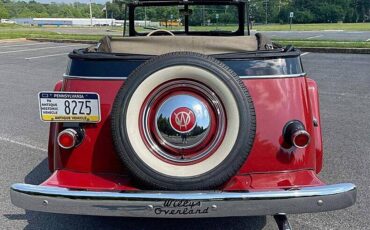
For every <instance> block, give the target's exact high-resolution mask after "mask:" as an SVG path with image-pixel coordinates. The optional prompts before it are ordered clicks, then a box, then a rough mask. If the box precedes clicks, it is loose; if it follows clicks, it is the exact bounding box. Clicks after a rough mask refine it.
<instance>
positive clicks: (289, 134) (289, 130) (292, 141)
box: [283, 120, 311, 148]
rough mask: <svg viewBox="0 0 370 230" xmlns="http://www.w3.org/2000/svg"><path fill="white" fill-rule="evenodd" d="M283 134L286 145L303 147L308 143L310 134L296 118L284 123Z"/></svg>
mask: <svg viewBox="0 0 370 230" xmlns="http://www.w3.org/2000/svg"><path fill="white" fill-rule="evenodd" d="M283 135H284V139H285V143H286V144H288V146H295V147H297V148H305V147H307V145H308V144H309V143H310V138H311V137H310V134H309V133H308V132H307V131H306V130H305V127H304V125H303V124H302V122H300V121H297V120H295V121H290V122H288V123H287V124H286V125H285V127H284V129H283Z"/></svg>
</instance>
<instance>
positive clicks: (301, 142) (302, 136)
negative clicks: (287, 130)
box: [292, 130, 310, 148]
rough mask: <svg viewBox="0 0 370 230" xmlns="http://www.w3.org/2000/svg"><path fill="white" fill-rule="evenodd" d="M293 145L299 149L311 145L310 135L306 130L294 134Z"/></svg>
mask: <svg viewBox="0 0 370 230" xmlns="http://www.w3.org/2000/svg"><path fill="white" fill-rule="evenodd" d="M292 143H293V145H294V146H295V147H297V148H304V147H306V146H307V145H308V144H309V143H310V134H309V133H308V132H306V131H305V130H299V131H296V132H295V133H293V135H292Z"/></svg>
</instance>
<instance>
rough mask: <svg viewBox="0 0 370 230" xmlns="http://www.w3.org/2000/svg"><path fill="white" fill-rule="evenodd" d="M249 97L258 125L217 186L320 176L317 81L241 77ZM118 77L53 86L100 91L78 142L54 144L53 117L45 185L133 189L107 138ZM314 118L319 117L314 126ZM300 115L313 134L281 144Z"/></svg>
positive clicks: (299, 181)
mask: <svg viewBox="0 0 370 230" xmlns="http://www.w3.org/2000/svg"><path fill="white" fill-rule="evenodd" d="M243 82H244V84H245V86H246V87H247V89H248V91H249V93H250V94H251V96H252V98H253V103H254V106H255V110H256V117H257V128H256V138H255V141H254V144H253V148H252V150H251V152H250V153H249V156H248V158H247V161H246V162H245V163H244V165H243V166H242V167H241V169H240V171H239V172H238V173H237V174H236V175H235V176H234V177H233V178H231V179H230V180H229V182H228V183H226V184H225V185H224V186H222V187H221V188H220V189H221V190H250V189H271V188H291V187H295V186H300V187H302V186H315V185H321V184H322V182H321V181H320V180H319V179H318V178H317V176H316V172H319V171H320V170H321V167H322V142H321V129H320V117H319V108H318V106H319V104H318V93H317V86H316V83H315V82H314V81H313V80H311V79H308V78H306V77H298V78H275V79H248V80H243ZM122 84H124V81H123V80H91V79H89V80H83V79H65V80H64V82H63V83H61V82H58V83H57V85H56V87H55V90H62V91H70V92H96V93H98V94H99V95H100V102H101V122H99V123H97V124H85V126H84V130H85V136H84V139H83V141H82V142H81V144H80V145H79V146H77V147H75V148H73V149H71V150H65V149H61V148H59V147H58V146H57V145H54V143H55V139H56V136H57V133H58V132H59V130H60V124H56V123H52V124H51V127H50V139H49V163H50V164H49V166H50V170H51V171H55V172H54V174H53V175H52V177H51V178H50V179H48V180H47V181H45V182H44V184H45V185H53V186H61V187H67V188H79V189H93V190H133V189H140V188H136V187H134V186H133V185H131V183H130V179H129V175H128V172H127V170H126V169H125V167H124V166H123V164H122V163H121V161H120V159H119V158H118V156H117V154H116V152H115V149H114V146H113V142H112V138H111V123H110V113H111V110H112V102H113V101H114V99H115V97H116V94H117V92H118V90H119V89H120V88H121V86H122ZM313 118H315V119H317V120H318V124H319V126H318V127H314V123H313ZM291 120H300V121H301V122H302V123H303V124H304V126H305V128H306V130H307V131H308V132H309V133H310V134H311V136H313V137H314V138H312V139H311V141H310V144H309V145H308V146H307V147H306V148H302V149H300V148H287V147H285V146H284V140H283V128H284V126H285V124H286V123H287V122H288V121H291Z"/></svg>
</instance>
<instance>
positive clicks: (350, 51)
mask: <svg viewBox="0 0 370 230" xmlns="http://www.w3.org/2000/svg"><path fill="white" fill-rule="evenodd" d="M27 40H31V41H39V42H55V43H83V44H96V43H97V42H98V41H91V40H74V39H50V38H27ZM297 48H298V49H300V50H301V51H302V52H310V53H345V54H346V53H347V54H370V48H332V47H302V48H300V47H297Z"/></svg>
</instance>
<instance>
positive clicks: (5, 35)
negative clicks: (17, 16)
mask: <svg viewBox="0 0 370 230" xmlns="http://www.w3.org/2000/svg"><path fill="white" fill-rule="evenodd" d="M101 37H102V36H101V35H85V34H60V33H56V32H50V31H43V30H38V29H33V28H28V29H27V28H20V29H18V28H17V29H12V30H7V29H6V30H2V29H0V39H15V38H48V39H58V40H61V39H75V40H88V41H98V40H99V39H100V38H101Z"/></svg>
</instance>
